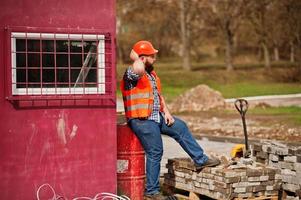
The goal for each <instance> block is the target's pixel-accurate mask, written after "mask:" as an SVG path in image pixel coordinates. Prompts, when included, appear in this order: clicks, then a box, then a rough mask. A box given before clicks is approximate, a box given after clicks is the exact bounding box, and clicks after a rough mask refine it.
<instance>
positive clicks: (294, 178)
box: [253, 142, 301, 199]
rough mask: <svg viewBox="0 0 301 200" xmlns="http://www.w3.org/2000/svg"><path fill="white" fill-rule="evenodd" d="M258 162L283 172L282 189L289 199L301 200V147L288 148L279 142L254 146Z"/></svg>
mask: <svg viewBox="0 0 301 200" xmlns="http://www.w3.org/2000/svg"><path fill="white" fill-rule="evenodd" d="M253 156H254V158H255V160H256V161H257V162H261V163H263V164H266V165H269V166H272V167H275V168H277V169H280V170H281V179H282V188H283V190H284V191H286V193H287V195H288V196H287V199H301V147H288V146H287V145H284V144H282V143H278V142H263V143H260V144H254V145H253Z"/></svg>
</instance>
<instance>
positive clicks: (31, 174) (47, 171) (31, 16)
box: [0, 0, 117, 199]
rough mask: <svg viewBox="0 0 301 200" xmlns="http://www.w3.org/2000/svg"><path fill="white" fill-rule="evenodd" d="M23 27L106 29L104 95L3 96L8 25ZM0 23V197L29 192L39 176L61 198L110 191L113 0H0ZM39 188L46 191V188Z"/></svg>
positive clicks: (6, 80) (6, 81)
mask: <svg viewBox="0 0 301 200" xmlns="http://www.w3.org/2000/svg"><path fill="white" fill-rule="evenodd" d="M30 27H34V30H35V31H34V32H38V31H39V30H40V29H41V30H42V29H43V30H44V31H45V30H51V31H56V30H58V32H64V30H66V31H67V32H68V33H73V30H76V32H77V33H78V32H81V30H85V31H86V32H93V33H109V35H110V37H111V39H112V40H111V43H112V47H113V48H112V49H111V51H112V54H111V57H110V59H111V63H112V66H111V70H110V71H109V72H108V73H107V74H106V76H107V78H108V79H109V80H111V85H110V87H111V95H108V96H106V98H105V99H101V98H102V97H99V98H100V99H101V100H100V101H98V102H97V100H94V102H97V103H92V104H90V103H89V101H88V100H83V101H81V102H77V103H74V102H75V101H69V103H68V102H67V104H68V106H63V104H64V103H62V101H61V100H57V101H52V104H51V102H50V104H47V101H48V100H47V98H46V100H42V102H41V101H40V103H41V104H40V105H42V106H30V105H31V103H32V102H34V101H31V102H30V103H29V104H28V105H29V106H28V105H27V106H26V107H25V108H22V107H18V106H16V104H14V103H16V102H17V104H20V103H25V104H26V101H24V102H19V101H8V100H7V98H8V94H9V92H8V90H9V88H11V85H10V84H11V83H10V81H9V80H10V78H9V77H7V75H8V74H10V73H8V70H11V66H10V64H11V62H10V60H11V55H10V53H9V51H8V46H7V45H9V44H10V38H8V36H9V35H8V34H7V30H8V29H12V30H14V29H18V30H24V31H28V30H30V29H31V28H30ZM0 28H1V30H0V166H1V170H0V180H1V181H0V192H1V195H0V196H1V199H36V192H37V189H38V188H39V186H41V185H42V184H44V183H48V184H50V185H51V186H52V187H53V188H54V190H55V192H56V193H57V194H58V195H61V196H63V197H65V198H68V199H70V198H74V197H78V196H89V197H94V196H95V195H96V194H97V193H100V192H110V193H115V192H116V155H117V153H116V108H115V107H116V101H115V88H116V86H115V82H116V81H115V48H114V47H115V1H114V0H89V1H82V0H64V1H62V0H2V1H0ZM7 28H8V29H7ZM46 32H47V31H46ZM68 98H69V99H70V97H68ZM71 99H72V98H71ZM43 101H44V103H43ZM27 103H28V102H27ZM48 103H49V102H48ZM65 103H66V102H65ZM79 104H80V105H79ZM45 105H46V106H45ZM48 105H52V106H50V107H49V106H48ZM75 127H77V130H76V129H75V131H76V135H75V136H74V137H73V138H72V139H71V138H70V134H71V132H72V130H73V129H74V128H75ZM41 195H42V196H43V195H44V197H46V196H47V195H48V196H47V197H49V198H50V197H52V193H51V191H50V189H46V188H44V189H43V190H41Z"/></svg>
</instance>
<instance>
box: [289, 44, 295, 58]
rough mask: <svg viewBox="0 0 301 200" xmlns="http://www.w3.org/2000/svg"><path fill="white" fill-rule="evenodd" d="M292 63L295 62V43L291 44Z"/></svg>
mask: <svg viewBox="0 0 301 200" xmlns="http://www.w3.org/2000/svg"><path fill="white" fill-rule="evenodd" d="M290 61H291V62H292V63H294V62H295V46H294V43H293V42H290Z"/></svg>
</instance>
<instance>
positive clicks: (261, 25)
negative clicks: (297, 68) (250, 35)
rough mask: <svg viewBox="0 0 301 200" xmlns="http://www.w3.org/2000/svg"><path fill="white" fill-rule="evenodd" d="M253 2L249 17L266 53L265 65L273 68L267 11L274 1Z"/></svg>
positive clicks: (254, 0)
mask: <svg viewBox="0 0 301 200" xmlns="http://www.w3.org/2000/svg"><path fill="white" fill-rule="evenodd" d="M250 2H251V4H250V6H249V7H248V8H249V12H248V18H249V20H250V22H251V23H252V25H253V29H254V32H255V34H256V36H257V37H258V42H259V45H260V46H261V48H262V51H263V55H264V66H265V68H266V69H267V70H269V69H270V68H271V58H270V52H269V47H268V45H269V40H268V32H269V30H268V26H267V23H268V21H267V16H268V14H267V12H268V9H269V8H270V5H271V3H272V2H273V1H270V0H260V1H257V0H250Z"/></svg>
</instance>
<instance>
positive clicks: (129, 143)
mask: <svg viewBox="0 0 301 200" xmlns="http://www.w3.org/2000/svg"><path fill="white" fill-rule="evenodd" d="M144 184H145V157H144V150H143V147H142V146H141V144H140V141H139V139H138V138H137V137H136V135H135V134H134V133H133V132H132V130H131V129H130V128H129V127H128V125H127V124H126V123H124V124H118V125H117V190H118V194H119V195H126V196H128V197H129V198H131V199H132V200H142V199H143V193H144Z"/></svg>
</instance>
